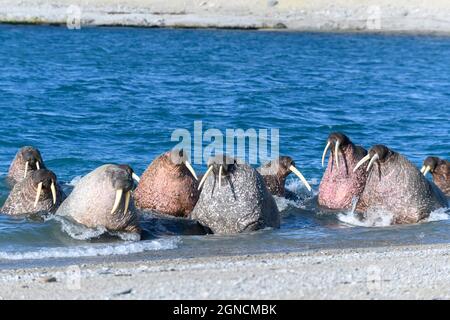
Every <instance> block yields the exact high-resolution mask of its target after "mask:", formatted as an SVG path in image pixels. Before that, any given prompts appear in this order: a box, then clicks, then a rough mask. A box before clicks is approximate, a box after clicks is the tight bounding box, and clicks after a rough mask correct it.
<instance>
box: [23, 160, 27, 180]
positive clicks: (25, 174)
mask: <svg viewBox="0 0 450 320" xmlns="http://www.w3.org/2000/svg"><path fill="white" fill-rule="evenodd" d="M27 173H28V161H27V162H25V173H24V175H23V178H24V179H25V178H26V177H27Z"/></svg>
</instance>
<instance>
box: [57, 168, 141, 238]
mask: <svg viewBox="0 0 450 320" xmlns="http://www.w3.org/2000/svg"><path fill="white" fill-rule="evenodd" d="M132 187H133V179H132V170H131V169H130V168H129V167H128V168H127V166H118V165H113V164H107V165H103V166H101V167H99V168H97V169H95V170H94V171H92V172H91V173H89V174H88V175H86V176H84V177H83V178H82V179H81V180H80V181H79V182H78V183H77V184H76V186H75V187H74V189H73V191H72V193H71V194H70V195H69V197H68V198H67V199H66V200H65V201H64V202H63V204H62V205H61V206H60V207H59V209H58V211H57V212H56V214H57V215H60V216H65V217H70V218H71V219H73V220H75V221H76V222H78V223H79V224H82V225H84V226H86V227H88V228H96V227H104V228H106V229H107V230H108V231H124V232H133V233H140V231H141V230H140V228H139V216H138V212H137V211H136V209H135V207H134V203H133V199H132V197H131V198H130V200H129V207H128V210H126V212H124V211H125V203H126V199H125V198H126V197H125V195H126V194H127V192H131V189H132ZM117 190H123V196H122V197H121V200H120V203H119V206H118V208H117V210H115V211H114V212H113V213H112V212H111V211H112V209H113V207H114V203H115V200H116V193H117Z"/></svg>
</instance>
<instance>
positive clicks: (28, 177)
mask: <svg viewBox="0 0 450 320" xmlns="http://www.w3.org/2000/svg"><path fill="white" fill-rule="evenodd" d="M328 153H330V157H329V160H328V165H327V168H326V169H325V172H324V175H323V178H322V181H321V183H320V186H319V190H318V195H317V204H318V206H319V208H321V209H323V210H326V211H331V212H334V211H339V210H340V211H342V210H347V211H348V210H352V211H353V212H355V213H356V214H357V215H358V216H359V218H360V219H362V220H364V219H369V218H370V216H371V215H372V214H374V212H377V211H378V212H379V211H380V210H381V211H382V212H389V213H390V214H391V215H392V222H391V223H392V224H406V223H417V222H420V221H421V220H423V219H425V218H427V217H428V216H429V215H430V213H431V212H432V211H434V210H436V209H439V208H445V207H447V206H448V200H447V198H446V196H447V197H450V162H449V161H447V160H443V159H439V158H436V157H428V158H427V159H425V161H424V163H423V167H422V169H421V170H419V169H418V168H417V167H416V166H415V165H414V164H413V163H412V162H410V161H409V160H408V159H407V158H406V157H405V156H403V155H401V154H399V153H397V152H395V151H394V150H391V149H390V148H388V147H387V146H384V145H375V146H373V147H372V148H370V149H369V150H366V149H364V148H363V147H361V146H358V145H355V144H354V143H353V142H352V141H351V140H350V138H349V137H347V136H346V135H345V134H343V133H339V132H335V133H331V134H330V135H329V137H328V139H327V141H326V146H325V149H324V152H323V155H322V166H324V165H325V159H326V156H327V154H328ZM207 167H208V168H207V171H206V172H205V173H204V174H203V175H200V176H197V174H196V173H195V171H194V169H193V168H192V166H191V164H190V163H189V161H188V156H187V155H186V153H185V152H184V151H183V150H172V151H169V152H166V153H164V154H162V155H160V156H159V157H157V158H156V159H155V160H154V161H153V162H152V163H151V164H150V165H149V166H148V168H147V169H146V170H145V172H144V173H143V174H142V175H141V177H139V176H138V175H137V174H136V173H135V172H134V171H133V169H132V168H131V167H130V166H128V165H116V164H107V165H103V166H101V167H99V168H97V169H95V170H94V171H92V172H90V173H89V174H87V175H86V176H84V177H83V178H81V180H80V181H79V182H78V183H77V184H76V186H75V187H74V189H73V191H72V192H71V193H70V194H69V195H68V196H66V195H65V194H64V192H63V190H62V188H61V186H60V184H59V182H58V179H57V177H56V175H55V173H54V172H52V171H51V170H49V169H48V168H47V167H46V165H45V163H44V161H43V159H42V156H41V153H40V152H39V150H38V149H36V148H33V147H23V148H21V149H20V150H19V151H18V152H17V154H16V156H15V158H14V160H13V161H12V163H11V166H10V168H9V171H8V176H7V181H8V184H9V186H10V187H11V192H10V194H9V196H8V198H7V200H6V201H5V203H4V205H3V207H2V208H1V209H0V212H1V213H3V214H8V215H26V216H29V215H37V214H54V215H58V216H63V217H66V218H67V219H71V220H72V221H74V222H76V223H78V224H81V225H84V226H86V227H88V228H99V227H101V228H105V229H106V230H108V231H111V232H131V233H137V234H139V233H140V232H141V227H140V219H141V214H142V213H144V212H146V211H148V212H154V213H157V214H159V215H162V216H164V215H165V216H173V217H180V218H181V219H186V220H193V221H197V222H198V223H200V224H201V225H202V227H204V228H205V230H208V232H211V233H215V234H235V233H241V232H249V231H255V230H259V229H263V228H267V227H271V228H279V226H280V219H281V218H280V212H279V211H278V207H277V205H276V202H275V200H274V197H273V196H278V197H289V196H290V194H289V191H288V190H286V188H285V181H286V178H287V176H288V175H289V174H290V173H294V174H295V175H296V176H297V177H298V178H299V179H300V180H301V181H302V182H303V184H304V185H305V187H306V189H307V190H308V191H311V190H312V188H311V186H310V185H309V183H308V181H307V180H306V179H305V177H304V176H303V174H302V173H301V172H300V170H299V169H298V168H297V167H296V165H295V162H294V161H293V159H292V158H291V157H288V156H281V157H278V158H277V159H274V160H273V161H271V162H269V163H266V164H264V165H262V166H261V167H259V168H256V169H255V168H253V167H251V166H250V165H248V164H246V163H244V162H242V161H240V160H239V159H235V158H232V157H228V156H225V155H216V156H214V157H212V158H210V159H209V160H208V163H207ZM428 173H431V175H432V178H433V181H434V182H433V181H430V180H428V179H426V175H427V174H428Z"/></svg>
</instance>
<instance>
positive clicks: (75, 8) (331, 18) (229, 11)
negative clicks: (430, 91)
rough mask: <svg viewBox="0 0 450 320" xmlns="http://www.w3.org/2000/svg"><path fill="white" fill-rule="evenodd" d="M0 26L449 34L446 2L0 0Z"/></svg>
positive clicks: (366, 0) (449, 25)
mask: <svg viewBox="0 0 450 320" xmlns="http://www.w3.org/2000/svg"><path fill="white" fill-rule="evenodd" d="M0 23H26V24H56V25H68V26H69V28H73V29H77V28H80V27H81V28H83V27H87V26H134V27H171V28H177V27H178V28H236V29H269V30H278V29H282V30H293V31H358V32H405V33H443V34H450V2H449V1H447V0H429V1H422V0H397V1H393V0H378V1H376V0H316V1H304V0H248V1H241V0H147V1H144V0H121V1H114V0H96V1H88V0H47V1H44V0H21V1H12V0H0Z"/></svg>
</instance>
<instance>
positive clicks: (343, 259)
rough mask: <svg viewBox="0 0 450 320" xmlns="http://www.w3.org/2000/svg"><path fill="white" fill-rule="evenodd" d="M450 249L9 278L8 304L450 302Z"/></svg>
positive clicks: (125, 265)
mask: <svg viewBox="0 0 450 320" xmlns="http://www.w3.org/2000/svg"><path fill="white" fill-rule="evenodd" d="M449 271H450V246H449V245H430V246H406V247H379V248H365V249H340V250H319V251H308V252H302V253H299V252H298V253H276V254H259V255H244V256H228V257H227V256H217V257H201V258H181V259H162V260H141V261H134V262H123V261H116V262H108V263H98V264H83V265H79V266H69V267H40V268H33V269H17V270H3V271H2V272H1V275H0V298H1V299H449V298H450V272H449Z"/></svg>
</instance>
